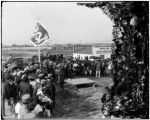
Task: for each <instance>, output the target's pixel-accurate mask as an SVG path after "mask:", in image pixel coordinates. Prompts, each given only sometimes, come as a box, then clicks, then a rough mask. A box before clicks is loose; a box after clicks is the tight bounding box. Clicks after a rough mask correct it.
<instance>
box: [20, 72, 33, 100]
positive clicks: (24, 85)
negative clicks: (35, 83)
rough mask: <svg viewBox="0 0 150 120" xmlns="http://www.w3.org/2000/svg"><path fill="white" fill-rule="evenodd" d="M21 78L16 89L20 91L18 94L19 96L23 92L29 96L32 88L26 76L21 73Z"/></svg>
mask: <svg viewBox="0 0 150 120" xmlns="http://www.w3.org/2000/svg"><path fill="white" fill-rule="evenodd" d="M21 80H22V81H21V82H20V83H19V86H18V91H19V93H20V94H19V95H20V97H21V96H23V95H25V94H29V95H30V96H32V94H33V89H32V86H31V85H30V84H29V80H28V76H27V75H23V76H22V79H21Z"/></svg>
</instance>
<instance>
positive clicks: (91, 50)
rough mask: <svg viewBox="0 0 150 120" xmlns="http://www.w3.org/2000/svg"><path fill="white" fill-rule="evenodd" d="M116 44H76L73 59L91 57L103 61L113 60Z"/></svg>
mask: <svg viewBox="0 0 150 120" xmlns="http://www.w3.org/2000/svg"><path fill="white" fill-rule="evenodd" d="M113 46H114V44H111V43H97V44H96V43H95V44H91V45H90V44H76V45H74V52H73V58H74V59H85V58H88V59H89V58H91V56H94V57H99V58H101V59H106V58H111V54H112V48H113Z"/></svg>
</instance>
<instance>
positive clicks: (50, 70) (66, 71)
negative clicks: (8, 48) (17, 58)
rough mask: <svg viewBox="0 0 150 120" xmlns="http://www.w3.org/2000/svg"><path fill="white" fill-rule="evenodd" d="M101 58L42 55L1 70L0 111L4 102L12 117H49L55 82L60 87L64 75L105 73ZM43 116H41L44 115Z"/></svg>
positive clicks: (62, 88)
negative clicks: (38, 59)
mask: <svg viewBox="0 0 150 120" xmlns="http://www.w3.org/2000/svg"><path fill="white" fill-rule="evenodd" d="M105 68H106V64H105V63H104V62H95V61H93V62H91V61H88V60H87V61H79V60H76V61H73V60H68V61H67V60H62V61H61V62H60V61H59V62H58V61H51V60H49V59H45V60H43V61H42V62H41V64H39V63H29V64H27V65H25V66H24V67H22V68H19V67H14V68H11V69H9V66H8V65H6V66H5V67H3V70H2V115H3V116H5V115H6V112H7V110H6V108H7V106H9V105H10V106H11V112H13V113H15V114H16V118H18V119H21V118H26V117H29V118H30V117H31V118H36V117H37V118H45V117H50V116H51V114H52V113H53V109H54V107H55V93H56V92H55V91H56V85H57V84H58V85H59V87H60V90H61V92H63V90H64V79H65V78H69V79H70V78H72V77H76V76H96V77H97V78H100V77H101V76H104V74H105ZM44 116H45V117H44Z"/></svg>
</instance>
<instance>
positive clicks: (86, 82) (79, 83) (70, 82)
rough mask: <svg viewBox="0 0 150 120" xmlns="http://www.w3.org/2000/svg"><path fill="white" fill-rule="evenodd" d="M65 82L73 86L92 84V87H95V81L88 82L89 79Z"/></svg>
mask: <svg viewBox="0 0 150 120" xmlns="http://www.w3.org/2000/svg"><path fill="white" fill-rule="evenodd" d="M65 82H66V83H67V84H69V85H73V86H79V85H88V84H92V85H93V87H94V86H95V83H96V82H95V81H93V80H90V79H89V78H75V79H70V80H65Z"/></svg>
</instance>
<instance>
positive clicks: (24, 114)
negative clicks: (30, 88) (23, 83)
mask: <svg viewBox="0 0 150 120" xmlns="http://www.w3.org/2000/svg"><path fill="white" fill-rule="evenodd" d="M30 102H31V97H30V95H29V94H25V95H23V96H22V101H21V103H20V106H18V109H17V108H16V113H17V112H18V119H22V118H35V114H34V113H31V110H30V108H29V106H30ZM34 106H35V105H34Z"/></svg>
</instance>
